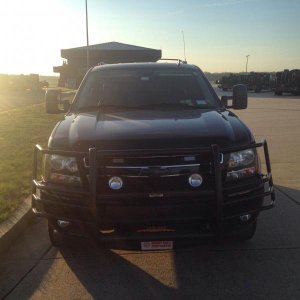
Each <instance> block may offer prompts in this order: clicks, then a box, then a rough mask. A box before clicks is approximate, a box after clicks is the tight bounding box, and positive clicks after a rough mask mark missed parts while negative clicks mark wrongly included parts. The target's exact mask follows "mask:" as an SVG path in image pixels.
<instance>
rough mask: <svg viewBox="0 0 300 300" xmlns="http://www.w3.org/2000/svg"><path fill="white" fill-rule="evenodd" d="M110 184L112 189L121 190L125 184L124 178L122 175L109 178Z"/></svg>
mask: <svg viewBox="0 0 300 300" xmlns="http://www.w3.org/2000/svg"><path fill="white" fill-rule="evenodd" d="M108 185H109V187H110V188H111V189H112V190H119V189H121V188H122V186H123V180H122V179H121V178H120V177H112V178H110V179H109V182H108Z"/></svg>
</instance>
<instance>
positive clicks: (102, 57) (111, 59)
mask: <svg viewBox="0 0 300 300" xmlns="http://www.w3.org/2000/svg"><path fill="white" fill-rule="evenodd" d="M89 56H90V67H93V66H97V65H99V64H101V63H106V64H115V63H130V62H156V61H158V60H159V59H160V58H161V50H156V49H150V48H144V47H139V46H133V45H127V44H122V43H117V42H110V43H103V44H97V45H91V46H89ZM61 57H62V58H64V59H66V61H64V62H63V65H62V66H57V67H53V71H54V72H55V73H60V78H59V83H58V85H59V86H61V87H69V88H77V87H78V85H79V84H80V82H81V80H82V78H83V77H84V75H85V73H86V68H87V59H86V57H87V47H86V46H85V47H78V48H71V49H62V50H61Z"/></svg>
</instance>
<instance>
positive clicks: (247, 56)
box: [246, 54, 250, 73]
mask: <svg viewBox="0 0 300 300" xmlns="http://www.w3.org/2000/svg"><path fill="white" fill-rule="evenodd" d="M249 56H250V55H249V54H248V55H246V73H248V58H249Z"/></svg>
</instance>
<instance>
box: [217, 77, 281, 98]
mask: <svg viewBox="0 0 300 300" xmlns="http://www.w3.org/2000/svg"><path fill="white" fill-rule="evenodd" d="M217 84H219V85H218V86H219V88H221V89H222V90H223V91H228V90H230V89H232V87H233V86H234V85H236V84H244V85H246V86H247V89H248V90H249V91H253V92H255V93H259V92H261V91H271V90H273V89H274V88H275V76H274V74H272V73H258V72H250V73H248V74H230V75H229V76H223V77H222V78H221V79H220V80H218V81H217Z"/></svg>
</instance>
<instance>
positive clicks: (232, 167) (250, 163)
mask: <svg viewBox="0 0 300 300" xmlns="http://www.w3.org/2000/svg"><path fill="white" fill-rule="evenodd" d="M257 171H258V165H257V154H256V151H255V150H253V149H246V150H243V151H239V152H233V153H230V156H229V161H228V172H227V176H226V181H235V180H239V179H243V178H247V177H250V176H253V175H255V174H256V173H257Z"/></svg>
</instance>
